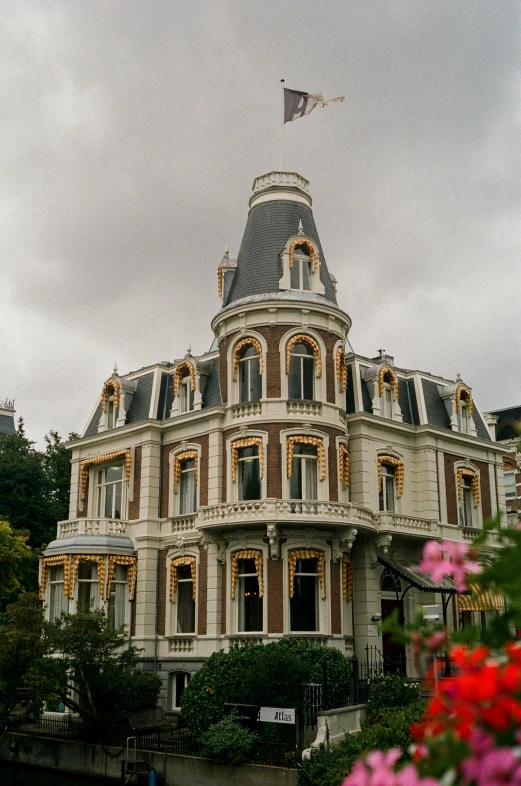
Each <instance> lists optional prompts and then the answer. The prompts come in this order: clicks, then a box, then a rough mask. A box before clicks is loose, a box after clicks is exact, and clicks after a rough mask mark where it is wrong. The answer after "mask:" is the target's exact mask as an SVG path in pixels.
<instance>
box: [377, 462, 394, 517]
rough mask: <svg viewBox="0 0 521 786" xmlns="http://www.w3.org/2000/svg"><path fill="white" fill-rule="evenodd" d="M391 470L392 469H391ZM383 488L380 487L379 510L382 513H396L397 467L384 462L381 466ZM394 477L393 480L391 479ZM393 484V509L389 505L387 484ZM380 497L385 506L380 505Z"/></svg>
mask: <svg viewBox="0 0 521 786" xmlns="http://www.w3.org/2000/svg"><path fill="white" fill-rule="evenodd" d="M389 470H391V471H389ZM381 478H382V489H381V490H380V489H378V510H379V512H380V513H396V500H397V497H396V468H395V467H391V466H389V465H387V464H384V463H382V467H381ZM390 478H392V482H391V481H390ZM389 485H392V491H393V493H392V501H393V507H392V509H391V508H389V507H388V504H387V500H388V497H389V493H388V491H387V486H389ZM380 498H381V499H382V500H383V508H381V507H380Z"/></svg>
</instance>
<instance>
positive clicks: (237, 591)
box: [234, 558, 266, 635]
mask: <svg viewBox="0 0 521 786" xmlns="http://www.w3.org/2000/svg"><path fill="white" fill-rule="evenodd" d="M252 559H253V558H252ZM243 561H244V560H243V559H242V558H241V559H240V560H239V562H243ZM263 565H264V561H263ZM264 572H266V570H265V566H264ZM250 576H256V577H257V582H258V584H259V591H260V582H259V576H258V574H257V572H255V573H241V572H240V571H239V570H238V572H237V583H236V585H235V599H234V600H235V601H236V626H235V627H236V630H237V633H239V634H241V633H245V634H247V635H248V634H251V635H254V634H255V633H256V634H259V635H261V634H262V633H264V606H265V605H266V604H265V602H264V596H263V597H262V598H261V600H262V622H261V627H260V629H259V630H241V625H240V622H241V615H242V606H241V603H242V596H241V591H240V587H241V578H248V577H250Z"/></svg>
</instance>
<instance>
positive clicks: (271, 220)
mask: <svg viewBox="0 0 521 786" xmlns="http://www.w3.org/2000/svg"><path fill="white" fill-rule="evenodd" d="M299 221H302V226H303V228H304V233H305V234H306V235H307V236H308V237H310V238H311V239H312V240H313V241H314V242H315V243H316V244H317V246H318V247H319V249H320V260H321V265H320V280H321V281H322V283H323V284H324V287H325V296H326V298H327V299H328V300H330V301H332V302H333V303H335V304H336V295H335V290H334V287H333V283H332V281H331V277H330V275H329V271H328V269H327V265H326V260H325V257H324V253H323V251H322V246H321V244H320V238H319V236H318V232H317V228H316V226H315V219H314V218H313V213H312V211H311V208H309V207H308V206H307V205H301V204H299V203H298V202H291V201H289V200H277V201H274V202H264V203H262V204H260V205H256V206H255V207H254V208H252V210H250V213H249V215H248V220H247V222H246V228H245V230H244V235H243V238H242V243H241V248H240V250H239V256H238V258H237V271H236V273H235V276H234V278H233V283H232V285H231V288H230V293H229V296H228V298H227V300H226V301H225V302H223V306H225V305H227V304H228V303H232V302H233V301H234V300H240V299H241V298H244V297H248V296H249V295H260V294H264V293H268V292H279V291H280V290H279V280H280V278H281V276H282V265H281V261H280V252H281V251H282V249H283V248H284V246H285V245H286V243H287V241H288V239H289V238H290V237H292V236H293V235H296V234H297V231H298V226H299Z"/></svg>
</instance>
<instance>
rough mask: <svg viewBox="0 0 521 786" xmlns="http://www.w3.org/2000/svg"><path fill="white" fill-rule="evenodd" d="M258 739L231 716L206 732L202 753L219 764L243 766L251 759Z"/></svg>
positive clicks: (203, 738)
mask: <svg viewBox="0 0 521 786" xmlns="http://www.w3.org/2000/svg"><path fill="white" fill-rule="evenodd" d="M257 739H258V737H257V735H256V734H255V733H254V732H253V731H250V730H249V729H245V728H244V726H241V724H240V723H239V721H238V720H237V718H236V717H235V716H234V715H233V714H230V715H227V716H225V717H224V718H222V719H221V720H220V721H219V723H216V724H215V725H214V726H211V727H210V728H209V729H208V730H207V731H205V732H204V734H203V735H202V737H201V742H202V751H201V753H202V755H203V756H206V757H207V758H208V759H215V761H216V762H218V764H243V763H244V762H246V761H248V760H249V759H250V756H251V754H252V752H253V749H254V747H255V743H256V741H257Z"/></svg>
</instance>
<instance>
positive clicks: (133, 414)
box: [127, 373, 154, 423]
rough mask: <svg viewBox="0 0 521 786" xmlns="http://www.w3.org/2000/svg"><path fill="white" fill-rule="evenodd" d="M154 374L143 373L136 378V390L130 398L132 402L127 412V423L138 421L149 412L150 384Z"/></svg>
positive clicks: (144, 418)
mask: <svg viewBox="0 0 521 786" xmlns="http://www.w3.org/2000/svg"><path fill="white" fill-rule="evenodd" d="M153 383H154V374H153V373H152V374H144V375H143V376H142V377H139V378H138V380H137V387H136V392H135V393H134V396H133V398H132V403H131V405H130V407H129V410H128V412H127V423H139V421H140V420H146V419H147V418H148V415H149V412H150V399H151V397H152V385H153Z"/></svg>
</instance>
